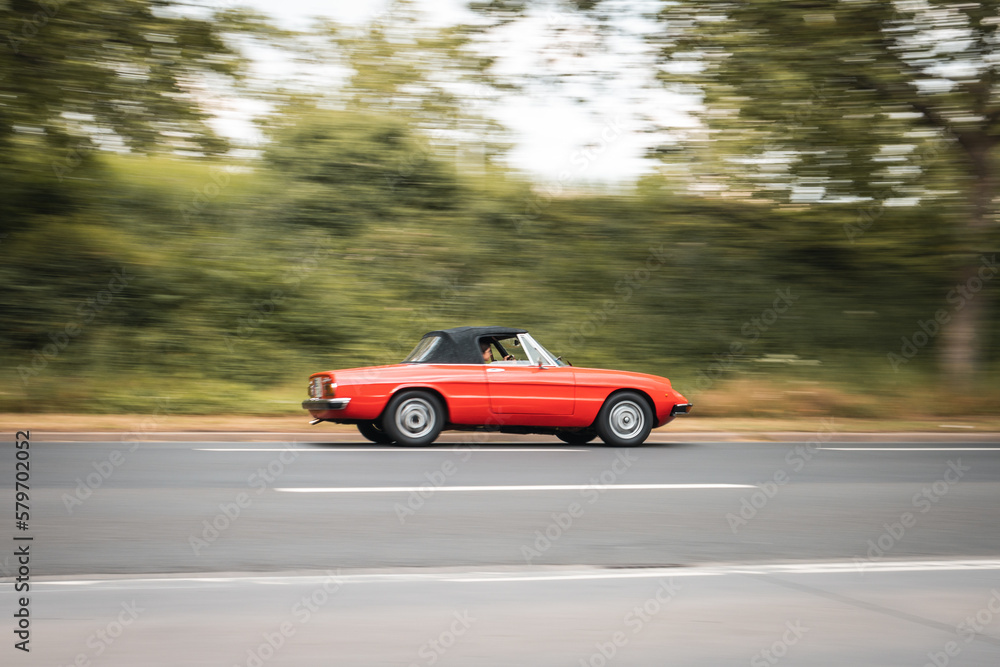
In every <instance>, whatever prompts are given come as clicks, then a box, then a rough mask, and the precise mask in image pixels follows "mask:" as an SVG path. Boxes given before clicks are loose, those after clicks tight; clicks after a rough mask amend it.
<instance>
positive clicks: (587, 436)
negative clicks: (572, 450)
mask: <svg viewBox="0 0 1000 667" xmlns="http://www.w3.org/2000/svg"><path fill="white" fill-rule="evenodd" d="M556 437H557V438H559V439H560V440H562V441H563V442H565V443H566V444H568V445H586V444H587V443H588V442H590V441H591V440H593V439H594V438H596V437H597V433H595V432H594V431H591V430H590V429H583V430H580V431H559V432H558V433H556Z"/></svg>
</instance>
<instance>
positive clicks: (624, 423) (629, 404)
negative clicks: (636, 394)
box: [610, 401, 646, 440]
mask: <svg viewBox="0 0 1000 667" xmlns="http://www.w3.org/2000/svg"><path fill="white" fill-rule="evenodd" d="M610 422H611V432H612V433H614V434H615V435H616V436H617V437H619V438H621V439H622V440H631V439H632V438H634V437H636V436H637V435H639V433H640V432H641V431H642V429H643V426H645V423H646V417H645V415H644V414H643V412H642V408H641V407H639V405H637V404H636V403H635V402H633V401H622V402H621V403H619V404H618V405H616V406H615V407H614V408H612V409H611V415H610Z"/></svg>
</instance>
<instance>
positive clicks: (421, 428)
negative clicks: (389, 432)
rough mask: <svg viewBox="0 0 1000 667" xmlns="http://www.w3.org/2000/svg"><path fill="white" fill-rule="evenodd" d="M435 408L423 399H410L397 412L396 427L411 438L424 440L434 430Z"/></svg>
mask: <svg viewBox="0 0 1000 667" xmlns="http://www.w3.org/2000/svg"><path fill="white" fill-rule="evenodd" d="M435 422H436V417H435V415H434V407H433V406H432V405H431V404H430V403H428V402H427V401H425V400H424V399H422V398H408V399H406V400H405V401H403V402H402V403H401V404H400V406H399V408H398V409H397V410H396V427H397V428H398V429H399V430H400V431H401V432H403V433H405V434H406V435H408V436H409V437H411V438H422V437H423V436H425V435H427V434H428V433H430V432H431V431H432V430H433V429H434V424H435Z"/></svg>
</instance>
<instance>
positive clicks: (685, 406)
mask: <svg viewBox="0 0 1000 667" xmlns="http://www.w3.org/2000/svg"><path fill="white" fill-rule="evenodd" d="M693 405H694V403H678V404H677V405H675V406H674V407H672V408H670V416H671V417H673V416H674V415H686V414H687V413H689V412H691V407H692V406H693Z"/></svg>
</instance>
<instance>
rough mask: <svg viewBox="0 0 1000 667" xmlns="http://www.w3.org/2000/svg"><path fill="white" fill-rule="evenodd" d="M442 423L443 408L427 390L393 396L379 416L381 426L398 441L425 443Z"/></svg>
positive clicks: (429, 440)
mask: <svg viewBox="0 0 1000 667" xmlns="http://www.w3.org/2000/svg"><path fill="white" fill-rule="evenodd" d="M443 427H444V408H443V407H442V405H441V401H440V400H438V398H437V396H434V395H433V394H431V393H429V392H426V391H404V392H402V393H400V394H397V395H396V396H393V398H392V400H391V401H389V405H388V407H387V408H386V410H385V414H384V415H383V417H382V429H383V430H384V431H385V433H386V435H388V436H389V438H390V439H391V440H392V441H393V442H395V443H396V444H397V445H402V446H403V447H424V446H426V445H429V444H431V443H432V442H434V440H435V439H436V438H437V437H438V434H439V433H441V429H442V428H443Z"/></svg>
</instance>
